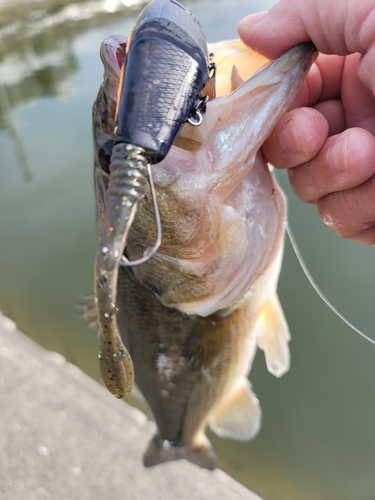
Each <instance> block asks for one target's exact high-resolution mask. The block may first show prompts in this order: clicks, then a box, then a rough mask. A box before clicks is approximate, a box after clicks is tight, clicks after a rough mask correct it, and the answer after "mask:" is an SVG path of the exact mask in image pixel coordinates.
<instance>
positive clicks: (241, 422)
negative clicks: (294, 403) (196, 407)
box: [209, 378, 262, 441]
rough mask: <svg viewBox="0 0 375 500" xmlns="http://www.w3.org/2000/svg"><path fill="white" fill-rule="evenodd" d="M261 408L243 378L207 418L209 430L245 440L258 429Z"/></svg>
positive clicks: (253, 435) (221, 435)
mask: <svg viewBox="0 0 375 500" xmlns="http://www.w3.org/2000/svg"><path fill="white" fill-rule="evenodd" d="M261 417H262V410H261V409H260V406H259V401H258V398H257V397H256V396H255V394H254V393H253V391H252V389H251V385H250V382H249V381H248V380H247V379H246V378H243V379H242V380H241V381H240V384H239V385H238V386H237V388H236V389H235V390H234V391H233V393H232V394H231V395H230V397H229V398H228V399H227V400H226V401H225V402H224V403H223V404H222V405H221V406H220V407H219V408H218V409H217V410H216V411H215V412H214V413H213V414H211V415H210V418H209V425H210V428H211V430H212V431H213V432H214V433H215V434H217V435H218V436H220V437H224V438H230V439H237V440H239V441H246V440H249V439H253V437H255V435H256V434H257V433H258V431H259V429H260V421H261Z"/></svg>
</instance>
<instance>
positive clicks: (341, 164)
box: [326, 133, 349, 182]
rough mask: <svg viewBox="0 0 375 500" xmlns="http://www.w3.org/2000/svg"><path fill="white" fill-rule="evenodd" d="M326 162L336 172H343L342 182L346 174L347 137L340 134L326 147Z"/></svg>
mask: <svg viewBox="0 0 375 500" xmlns="http://www.w3.org/2000/svg"><path fill="white" fill-rule="evenodd" d="M326 159H327V164H328V166H329V167H330V169H331V170H333V171H334V172H336V173H337V174H345V175H344V178H343V179H342V180H343V182H344V181H345V179H346V174H348V159H349V158H348V137H347V134H345V133H344V134H342V135H341V137H340V138H339V139H338V140H337V141H336V142H334V143H333V144H332V146H330V147H329V148H328V151H327V153H326Z"/></svg>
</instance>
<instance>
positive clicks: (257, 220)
mask: <svg viewBox="0 0 375 500" xmlns="http://www.w3.org/2000/svg"><path fill="white" fill-rule="evenodd" d="M236 43H238V42H236ZM125 45H126V39H125V38H122V37H111V38H110V39H107V40H106V41H105V42H104V43H103V46H102V52H101V54H102V59H103V62H104V65H105V68H106V74H107V77H106V80H105V81H104V83H103V86H102V89H101V91H100V92H99V98H100V96H101V97H102V98H103V101H104V102H105V109H106V119H103V118H102V117H100V116H99V115H100V112H99V111H100V109H99V108H100V102H99V103H98V102H97V103H96V104H95V106H94V137H95V141H96V151H97V158H96V161H97V164H98V166H99V165H100V166H101V175H102V176H103V177H104V178H105V179H106V180H105V182H104V189H103V191H105V190H106V187H107V188H108V180H109V182H110V180H111V178H110V175H109V176H108V173H106V171H105V169H104V168H103V165H102V164H101V160H100V154H99V153H98V152H99V151H100V149H101V148H103V146H104V144H105V143H108V141H110V140H113V137H114V126H115V124H114V118H113V117H114V111H115V107H116V100H117V87H118V80H119V77H120V67H121V63H122V61H123V57H124V56H125ZM241 50H242V51H243V52H246V50H247V49H246V50H245V49H243V48H241ZM213 51H214V52H215V47H213ZM315 54H316V50H315V48H314V47H313V45H312V44H301V45H298V46H296V47H293V48H292V49H291V50H289V51H288V52H287V53H286V54H284V55H283V56H281V57H280V58H279V59H277V60H276V61H274V62H272V63H271V64H270V65H269V66H268V67H266V68H264V69H261V70H259V71H258V72H257V73H255V75H254V76H252V77H251V78H250V79H248V80H247V81H245V82H243V78H241V72H242V69H241V64H238V65H236V69H235V70H232V73H231V75H227V80H229V81H230V82H231V83H230V87H231V90H232V91H231V92H230V93H229V94H227V95H223V94H225V91H221V90H220V89H218V92H217V95H218V97H216V98H215V99H213V100H212V101H209V102H208V103H207V111H206V115H205V117H204V120H203V123H202V125H201V126H199V127H192V126H190V125H185V126H184V128H183V129H182V131H181V133H180V135H179V137H178V140H177V142H176V145H175V146H173V147H172V149H171V150H170V152H169V154H168V155H167V157H166V158H165V159H164V160H163V161H162V162H160V163H159V164H157V165H155V166H154V167H153V172H154V179H155V184H156V188H157V195H158V198H159V207H160V212H161V219H162V224H163V241H162V245H161V247H160V250H159V251H158V252H157V254H156V255H155V256H154V257H153V258H152V259H150V260H149V261H148V262H146V263H145V264H143V265H141V266H138V267H136V268H133V270H132V272H133V273H134V276H135V277H136V278H137V280H138V281H140V282H141V283H143V284H144V285H145V286H147V287H149V288H150V289H152V290H153V291H154V292H155V293H156V294H157V295H158V296H159V298H160V300H161V301H162V302H163V303H164V304H165V305H166V306H169V307H175V308H177V309H178V310H180V311H182V312H185V313H188V314H199V315H201V316H207V315H209V314H212V313H214V312H216V311H225V310H226V309H228V308H231V307H232V306H233V305H234V304H235V303H237V302H238V301H239V300H241V298H242V297H243V296H244V294H245V293H247V291H248V290H249V288H250V286H251V283H252V282H253V281H254V279H255V278H256V276H258V275H259V273H261V272H263V271H264V269H265V268H266V267H267V262H268V261H269V260H270V258H271V257H272V255H273V253H272V252H274V253H275V252H276V250H275V248H276V247H278V246H280V245H278V243H279V242H280V239H282V238H283V232H284V220H285V202H284V201H283V196H282V194H280V191H279V190H278V188H277V186H276V185H275V184H274V182H273V180H272V177H271V176H270V174H269V172H268V169H267V168H266V167H265V166H264V159H263V157H262V154H261V153H260V149H261V146H262V144H263V143H264V141H265V140H266V139H267V137H268V136H269V135H270V133H271V132H272V130H273V128H274V126H275V125H276V123H277V121H278V119H279V118H280V117H281V116H282V114H283V113H285V111H286V110H287V109H288V107H289V106H290V104H291V102H292V100H293V98H294V97H295V95H296V93H297V92H298V90H299V88H300V86H301V84H302V82H303V80H304V78H305V76H306V74H307V71H308V69H309V67H310V66H311V64H312V62H313V60H314V59H315ZM244 60H246V58H244ZM261 63H262V64H263V63H264V60H262V61H261ZM245 65H246V64H245ZM217 71H218V72H219V71H220V64H218V68H217ZM160 76H163V77H165V75H160ZM148 112H149V113H150V114H152V109H150V110H148ZM107 167H108V165H107ZM250 184H252V186H250ZM247 189H250V195H249V194H248V192H247V191H246V190H247ZM103 196H104V197H106V200H105V201H104V203H105V205H106V209H105V211H102V213H99V215H98V217H99V226H100V233H101V234H100V238H99V245H98V251H97V257H96V284H95V287H96V297H97V312H98V318H99V324H100V341H101V353H102V354H101V358H100V359H101V364H100V366H101V372H102V375H103V378H104V380H105V382H106V385H107V387H108V388H109V389H110V390H111V392H113V394H114V395H115V396H117V397H123V396H126V395H127V394H128V393H129V392H130V389H131V386H132V384H133V377H134V375H133V372H134V370H133V366H132V363H131V359H130V356H129V354H128V352H127V350H126V348H125V346H124V345H123V343H122V341H121V338H120V335H119V332H118V327H117V321H116V313H117V309H116V307H117V306H116V293H117V291H116V289H117V277H118V269H119V265H120V259H121V257H122V255H123V254H124V250H125V248H124V247H125V245H126V244H127V255H128V257H129V258H130V260H134V259H136V258H139V256H140V255H142V254H143V252H144V251H145V250H146V249H147V248H148V247H150V243H152V242H153V241H154V240H155V233H154V228H153V227H150V226H149V225H148V222H147V221H148V220H149V219H150V210H151V212H152V209H150V204H151V200H150V196H149V193H148V191H147V186H146V191H145V199H144V201H143V204H142V206H141V207H140V210H139V213H138V215H137V216H135V210H134V208H132V207H129V206H127V203H126V202H125V203H123V201H124V200H122V199H121V196H118V194H116V193H113V192H111V191H110V190H108V191H107V193H105V192H104V194H103ZM249 197H250V198H251V197H253V199H251V200H249V199H248V198H249ZM260 201H261V202H262V203H263V205H264V206H265V207H266V208H265V209H264V210H265V213H267V217H266V218H267V220H268V219H269V220H270V222H269V223H268V222H267V224H266V223H265V222H264V221H263V220H262V218H263V217H264V214H262V213H258V212H259V211H258V209H257V208H256V205H257V204H259V202H260ZM151 220H153V217H151ZM120 221H121V222H120ZM131 223H133V227H132V230H131V231H130V232H129V233H128V234H126V235H125V231H124V224H125V226H126V227H127V230H128V229H129V227H130V225H131ZM127 238H128V241H127V242H126V240H127Z"/></svg>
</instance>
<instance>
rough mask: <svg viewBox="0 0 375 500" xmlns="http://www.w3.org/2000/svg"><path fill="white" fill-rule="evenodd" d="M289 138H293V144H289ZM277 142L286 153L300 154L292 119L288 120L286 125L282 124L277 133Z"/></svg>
mask: <svg viewBox="0 0 375 500" xmlns="http://www.w3.org/2000/svg"><path fill="white" fill-rule="evenodd" d="M287 129H288V130H287ZM291 138H293V142H291V140H290V139H291ZM279 141H280V144H281V145H282V147H283V148H284V149H285V151H286V152H287V153H292V154H294V155H299V154H301V153H302V148H301V144H300V141H299V135H298V130H297V127H296V124H295V123H294V120H293V118H290V119H289V120H288V121H287V122H286V123H284V126H283V128H282V129H281V131H280V133H279Z"/></svg>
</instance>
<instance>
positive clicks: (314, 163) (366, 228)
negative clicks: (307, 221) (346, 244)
mask: <svg viewBox="0 0 375 500" xmlns="http://www.w3.org/2000/svg"><path fill="white" fill-rule="evenodd" d="M255 23H256V24H255ZM238 32H239V35H240V37H241V38H242V40H243V41H244V42H245V43H246V44H248V45H250V46H251V47H252V48H254V49H255V50H257V51H258V52H261V53H262V54H264V55H266V56H267V57H269V58H271V59H275V58H277V57H279V56H280V55H281V54H282V53H284V52H285V51H286V50H287V49H289V48H290V47H292V46H293V45H296V44H297V43H301V42H306V41H309V40H312V41H313V42H314V44H315V46H316V47H317V49H318V50H319V51H320V52H321V54H320V55H319V57H318V59H317V61H316V63H315V64H314V65H313V67H312V69H311V70H310V73H309V75H308V77H307V79H306V82H305V84H304V86H303V88H302V89H301V91H300V93H299V95H298V96H297V99H296V101H295V103H294V106H293V107H294V109H292V110H291V111H289V112H288V113H287V114H286V115H285V116H284V117H283V118H282V119H281V120H280V122H279V123H278V125H277V126H276V128H275V130H274V131H273V133H272V135H271V137H270V138H269V139H268V140H267V141H266V143H265V144H264V146H263V153H264V155H265V157H266V158H267V160H268V161H270V162H271V163H272V164H273V165H274V166H275V167H277V168H288V169H289V170H288V172H289V179H290V182H291V185H292V187H293V189H294V191H295V192H296V194H297V195H298V196H299V197H300V198H301V199H302V200H304V201H306V202H310V203H315V204H316V205H317V209H318V212H319V214H320V217H321V218H322V220H323V222H324V223H325V224H326V225H327V226H329V227H330V228H331V229H333V230H334V231H335V232H336V233H338V234H339V235H340V236H342V237H344V238H351V239H353V240H356V241H359V242H361V243H366V244H374V243H375V175H374V174H375V137H374V135H375V97H374V95H375V0H357V1H356V2H354V1H353V0H314V1H313V2H311V0H280V2H279V3H277V4H276V5H275V6H273V7H272V8H271V9H270V10H269V11H268V12H267V13H265V12H264V13H258V14H254V15H252V16H248V17H246V18H245V19H244V20H242V21H241V22H240V24H239V27H238ZM300 106H310V107H300Z"/></svg>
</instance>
